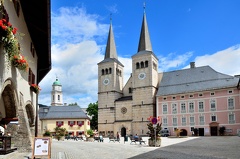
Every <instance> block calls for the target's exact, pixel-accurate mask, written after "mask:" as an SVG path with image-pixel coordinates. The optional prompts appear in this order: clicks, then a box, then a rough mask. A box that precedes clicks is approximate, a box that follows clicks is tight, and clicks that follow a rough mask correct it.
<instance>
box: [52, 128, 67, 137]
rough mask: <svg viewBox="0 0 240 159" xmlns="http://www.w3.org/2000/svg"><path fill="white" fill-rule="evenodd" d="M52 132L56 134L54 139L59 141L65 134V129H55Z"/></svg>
mask: <svg viewBox="0 0 240 159" xmlns="http://www.w3.org/2000/svg"><path fill="white" fill-rule="evenodd" d="M54 130H55V132H56V138H57V139H58V140H60V138H61V137H63V136H65V133H66V129H65V128H61V127H56V128H55V129H54Z"/></svg>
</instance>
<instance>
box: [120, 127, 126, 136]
mask: <svg viewBox="0 0 240 159" xmlns="http://www.w3.org/2000/svg"><path fill="white" fill-rule="evenodd" d="M121 136H126V128H125V127H122V129H121Z"/></svg>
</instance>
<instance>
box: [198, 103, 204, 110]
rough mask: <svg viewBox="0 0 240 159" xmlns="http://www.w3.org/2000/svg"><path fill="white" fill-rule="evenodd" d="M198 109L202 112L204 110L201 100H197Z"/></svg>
mask: <svg viewBox="0 0 240 159" xmlns="http://www.w3.org/2000/svg"><path fill="white" fill-rule="evenodd" d="M198 111H199V112H203V111H204V107H203V101H199V102H198Z"/></svg>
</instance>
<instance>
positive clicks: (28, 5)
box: [0, 0, 51, 152]
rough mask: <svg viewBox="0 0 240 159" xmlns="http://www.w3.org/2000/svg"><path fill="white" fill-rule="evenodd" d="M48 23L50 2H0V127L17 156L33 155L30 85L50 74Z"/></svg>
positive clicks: (33, 114) (33, 99) (34, 93)
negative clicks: (10, 141) (7, 136)
mask: <svg viewBox="0 0 240 159" xmlns="http://www.w3.org/2000/svg"><path fill="white" fill-rule="evenodd" d="M50 19H51V18H50V2H49V0H42V1H37V2H36V1H30V0H14V1H10V0H4V1H3V0H0V20H1V23H0V24H1V27H0V79H1V80H0V125H1V126H2V127H4V128H5V130H4V131H5V134H11V136H12V142H14V146H15V147H17V149H18V152H32V147H33V138H34V137H35V136H37V124H36V123H37V120H36V106H37V99H38V91H37V90H36V89H35V90H34V89H33V87H32V86H31V85H32V84H34V85H38V83H39V82H40V81H41V80H42V79H43V78H44V77H45V76H46V74H47V73H48V72H49V71H50V70H51V50H50V44H51V42H50V37H51V34H50V29H51V26H50ZM9 24H11V25H9ZM16 28H17V29H16ZM19 33H21V35H23V34H24V36H21V35H20V34H19ZM12 121H14V122H15V123H17V126H16V125H15V126H16V127H12V126H11V125H9V123H10V122H12Z"/></svg>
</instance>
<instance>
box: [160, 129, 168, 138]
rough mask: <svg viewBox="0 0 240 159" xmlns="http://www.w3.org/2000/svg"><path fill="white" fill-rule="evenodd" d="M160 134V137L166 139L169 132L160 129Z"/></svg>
mask: <svg viewBox="0 0 240 159" xmlns="http://www.w3.org/2000/svg"><path fill="white" fill-rule="evenodd" d="M160 134H161V136H163V137H168V136H170V131H169V130H168V129H162V130H161V131H160Z"/></svg>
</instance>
